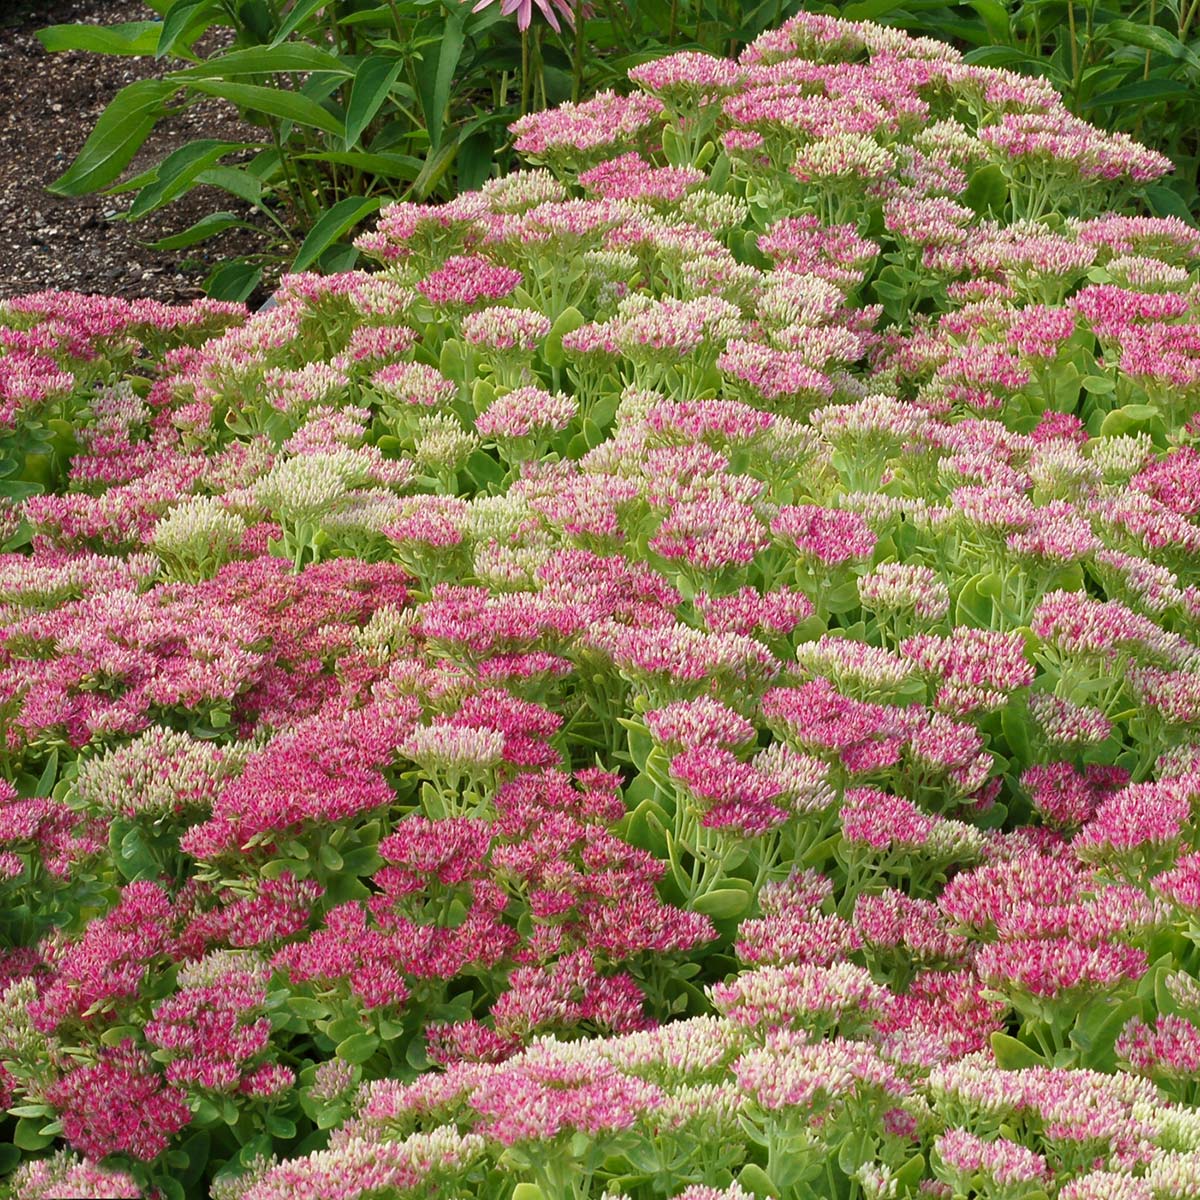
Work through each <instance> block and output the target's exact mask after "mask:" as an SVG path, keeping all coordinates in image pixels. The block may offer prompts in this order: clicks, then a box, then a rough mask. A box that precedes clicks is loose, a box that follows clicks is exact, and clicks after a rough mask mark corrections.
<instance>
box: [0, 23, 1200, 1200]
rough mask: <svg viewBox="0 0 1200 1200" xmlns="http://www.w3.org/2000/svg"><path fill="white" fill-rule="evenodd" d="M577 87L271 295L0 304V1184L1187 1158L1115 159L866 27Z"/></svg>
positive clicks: (1191, 1033) (1142, 451) (1155, 1185)
mask: <svg viewBox="0 0 1200 1200" xmlns="http://www.w3.org/2000/svg"><path fill="white" fill-rule="evenodd" d="M630 76H631V78H630V82H631V83H632V84H633V85H634V86H633V88H632V89H631V90H629V91H628V92H623V93H618V92H616V91H611V92H605V93H602V94H600V95H598V96H596V97H593V98H592V99H590V100H584V101H581V102H579V103H567V104H563V105H560V106H559V107H557V108H552V109H549V110H546V111H545V112H539V113H532V114H527V115H526V116H525V117H523V118H521V119H519V120H518V121H517V122H516V123H515V124H514V127H513V136H514V138H515V142H516V146H517V148H518V151H519V152H520V153H521V154H522V155H524V156H525V157H526V160H527V166H526V168H525V169H523V170H521V171H518V172H514V173H511V174H508V175H505V176H503V177H500V178H496V179H492V180H488V181H487V182H485V183H484V184H483V185H482V186H481V187H480V188H478V189H477V190H475V191H467V192H463V193H462V194H460V195H458V196H457V197H455V198H454V199H452V200H450V201H448V202H447V203H445V204H432V203H417V202H402V203H397V204H394V205H391V206H389V207H387V208H386V209H384V210H383V211H381V213H380V215H379V218H378V221H377V223H376V225H375V227H374V229H373V230H371V231H370V232H368V233H365V234H363V235H361V236H360V237H359V238H358V239H357V245H358V248H359V249H360V251H361V252H362V253H363V254H364V255H366V256H370V257H371V258H372V259H373V260H374V261H375V263H376V264H377V269H376V270H374V271H366V270H350V271H342V272H338V273H335V274H331V275H324V276H322V275H317V274H314V273H307V272H294V273H291V274H289V275H288V276H287V277H286V278H285V279H284V281H283V284H282V286H281V288H280V291H279V295H278V304H277V306H276V307H275V308H273V309H271V310H270V311H266V312H259V313H256V314H253V315H250V314H247V313H245V312H244V311H243V310H240V309H238V308H237V307H236V306H232V305H221V304H215V303H213V302H204V303H199V304H196V305H194V306H191V307H188V308H184V309H168V308H163V307H158V306H147V305H146V304H144V303H142V302H132V303H131V302H126V301H120V300H106V299H103V298H96V297H81V296H76V295H72V294H60V293H39V294H36V295H32V296H27V297H21V298H17V299H14V300H10V301H7V302H5V304H4V305H3V307H2V308H0V320H2V323H3V330H2V332H0V344H2V345H3V347H4V355H3V357H2V358H0V400H2V401H3V408H0V413H2V414H4V417H5V420H6V421H7V427H8V428H10V429H11V430H12V431H13V437H14V440H13V441H12V442H5V443H4V447H5V452H6V453H8V454H10V456H11V458H13V459H14V460H18V469H24V464H25V458H24V457H21V456H23V455H27V453H28V451H27V450H26V449H24V443H23V442H21V441H20V437H21V435H22V434H23V432H24V431H27V430H31V429H39V428H41V427H42V425H43V423H44V422H47V421H48V420H51V419H53V420H60V419H61V420H65V419H66V417H60V416H58V415H54V416H50V414H60V413H68V414H70V420H71V424H70V429H71V435H72V438H73V441H72V442H71V443H70V444H69V445H66V446H64V447H62V448H59V447H55V449H54V451H53V453H54V454H55V455H57V456H58V457H57V458H52V461H51V463H50V464H48V466H47V474H46V476H45V478H44V479H36V480H30V481H28V487H27V488H21V489H20V490H19V491H17V492H14V494H13V495H11V496H10V497H8V504H7V506H6V507H5V508H4V510H3V529H4V533H5V536H6V538H7V542H6V546H5V549H4V551H3V552H2V553H0V598H2V602H3V612H2V613H0V620H2V622H3V639H2V640H0V716H2V718H3V721H4V735H5V736H4V739H3V742H0V770H2V773H3V782H0V891H2V892H3V899H4V903H3V905H0V935H2V937H3V943H2V946H0V985H2V986H0V1099H3V1101H4V1111H5V1113H6V1114H7V1115H6V1116H5V1117H4V1126H3V1135H4V1138H5V1139H6V1141H5V1150H3V1151H0V1170H2V1171H3V1173H4V1184H3V1187H4V1188H5V1190H6V1192H7V1193H8V1194H10V1195H11V1196H13V1197H14V1200H34V1198H36V1197H43V1196H46V1197H48V1196H52V1195H56V1194H63V1193H64V1192H74V1193H78V1194H84V1195H88V1194H91V1195H118V1196H138V1195H141V1196H147V1197H149V1196H152V1195H164V1196H171V1197H181V1196H182V1197H192V1196H196V1197H199V1196H203V1195H211V1196H213V1197H215V1198H217V1200H221V1198H223V1197H244V1198H247V1200H275V1198H277V1197H279V1198H282V1197H285V1196H286V1197H290V1196H295V1195H298V1194H299V1195H311V1196H336V1197H362V1198H363V1200H374V1198H376V1197H379V1196H383V1195H387V1196H396V1197H401V1198H407V1197H414V1198H415V1197H425V1198H430V1197H442V1198H445V1200H463V1198H464V1197H468V1196H469V1197H478V1198H480V1200H559V1198H563V1197H568V1198H570V1200H602V1198H604V1197H609V1198H612V1200H615V1198H616V1197H621V1196H624V1197H628V1198H629V1200H660V1198H662V1200H668V1198H676V1200H746V1198H747V1197H755V1198H756V1200H762V1198H765V1197H774V1198H777V1200H859V1198H863V1200H899V1198H901V1197H916V1196H922V1195H932V1196H939V1197H951V1198H957V1197H962V1198H964V1200H965V1198H968V1197H987V1198H989V1200H991V1198H995V1200H1018V1198H1020V1200H1111V1198H1112V1197H1118V1198H1120V1200H1124V1198H1126V1197H1128V1198H1131V1200H1184V1198H1185V1197H1190V1196H1192V1195H1194V1194H1195V1192H1196V1179H1197V1177H1198V1176H1197V1172H1198V1171H1200V1115H1198V1112H1197V1104H1198V1103H1200V1092H1198V1089H1197V1072H1198V1064H1200V989H1198V988H1197V986H1196V983H1195V977H1196V973H1197V969H1198V965H1200V959H1198V956H1197V955H1198V951H1197V947H1198V946H1200V829H1198V827H1197V800H1198V797H1200V751H1198V746H1200V684H1198V682H1197V681H1198V679H1200V669H1198V662H1200V659H1198V655H1200V650H1198V647H1200V593H1198V591H1197V588H1198V587H1200V502H1198V499H1197V497H1200V450H1198V448H1197V441H1198V439H1200V387H1198V386H1197V381H1198V380H1200V353H1198V352H1197V345H1198V344H1200V342H1198V337H1200V334H1198V332H1197V331H1198V330H1200V321H1198V320H1197V308H1198V300H1197V291H1196V272H1197V269H1198V267H1200V238H1198V237H1197V235H1196V234H1195V231H1194V230H1193V229H1192V228H1190V227H1189V226H1188V225H1186V224H1185V223H1183V222H1182V221H1180V220H1178V219H1174V218H1171V217H1153V216H1146V215H1143V214H1141V213H1140V212H1138V210H1137V205H1138V203H1139V197H1140V196H1141V195H1142V194H1143V192H1144V189H1145V188H1146V187H1149V186H1155V185H1156V183H1157V181H1159V180H1160V179H1162V178H1163V177H1164V175H1165V174H1166V173H1167V171H1168V169H1169V163H1168V162H1167V161H1166V160H1165V159H1164V158H1163V156H1162V155H1160V154H1158V153H1156V152H1154V151H1152V150H1148V149H1146V148H1145V147H1143V146H1141V145H1140V144H1138V143H1137V142H1135V141H1133V140H1132V139H1131V138H1129V137H1126V136H1124V135H1121V134H1114V133H1106V132H1103V131H1101V130H1099V129H1097V128H1095V127H1093V126H1090V125H1087V124H1085V123H1084V122H1082V121H1081V120H1079V119H1078V118H1077V117H1075V116H1073V115H1072V114H1071V112H1070V111H1069V110H1068V109H1067V108H1066V107H1065V105H1064V104H1063V102H1062V101H1061V99H1060V98H1059V96H1058V95H1057V94H1056V93H1055V91H1054V90H1053V88H1051V87H1049V86H1048V85H1047V84H1045V83H1044V82H1043V81H1038V80H1031V79H1029V78H1027V77H1024V76H1021V75H1017V74H1015V73H1011V72H1008V71H1005V70H1001V69H997V68H989V67H984V66H979V65H975V64H971V63H968V62H965V61H964V60H963V58H962V57H961V56H960V55H959V54H958V53H957V52H956V51H954V50H952V49H950V48H948V47H947V46H945V45H944V44H942V43H939V42H934V41H931V40H921V39H914V38H910V37H908V36H907V35H905V34H902V33H899V32H897V31H895V30H893V29H888V28H885V27H883V26H880V25H877V24H873V23H871V22H869V21H853V22H852V21H844V20H835V19H832V18H827V17H821V16H812V15H806V16H800V17H796V18H794V19H792V20H789V21H787V22H785V23H784V24H782V25H781V26H780V27H778V28H777V29H773V30H771V31H769V32H767V33H764V34H763V35H762V36H760V37H758V38H757V39H755V40H754V41H753V42H752V43H751V44H750V45H749V46H748V47H746V48H745V49H744V50H743V51H742V52H741V53H740V54H739V55H738V56H737V57H736V58H718V57H715V56H712V55H705V54H701V53H699V52H696V51H685V52H681V53H679V54H675V55H670V56H667V57H665V58H660V59H657V60H654V61H652V62H647V63H641V64H638V65H637V66H635V67H634V68H633V69H632V70H631V72H630ZM49 428H51V429H54V428H56V427H55V426H49ZM14 474H15V472H14Z"/></svg>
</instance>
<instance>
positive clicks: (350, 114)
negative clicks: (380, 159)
mask: <svg viewBox="0 0 1200 1200" xmlns="http://www.w3.org/2000/svg"><path fill="white" fill-rule="evenodd" d="M403 66H404V63H403V62H402V61H401V60H400V59H392V60H389V59H386V58H383V57H379V58H368V59H367V60H366V61H365V62H364V63H363V64H362V66H360V67H359V68H358V72H357V74H356V75H355V76H354V83H353V84H352V85H351V87H350V101H349V103H348V104H347V105H346V138H345V147H346V149H347V150H349V149H351V148H352V147H353V146H355V145H357V144H358V139H359V138H360V137H361V136H362V132H363V130H364V129H366V127H367V126H368V125H369V124H370V123H371V120H372V118H374V116H375V114H376V113H377V112H378V111H379V109H380V107H381V106H382V105H383V102H384V101H385V100H386V99H387V97H388V92H389V91H391V87H392V84H393V83H395V82H396V77H397V76H398V75H399V74H400V71H401V69H402V68H403Z"/></svg>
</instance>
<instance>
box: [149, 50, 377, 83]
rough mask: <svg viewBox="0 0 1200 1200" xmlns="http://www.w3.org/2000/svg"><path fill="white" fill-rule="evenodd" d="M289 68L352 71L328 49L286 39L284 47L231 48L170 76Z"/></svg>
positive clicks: (259, 72) (212, 75) (215, 76)
mask: <svg viewBox="0 0 1200 1200" xmlns="http://www.w3.org/2000/svg"><path fill="white" fill-rule="evenodd" d="M290 71H328V72H330V73H332V74H334V75H340V76H342V77H343V78H344V77H346V76H349V75H352V74H353V71H351V69H350V68H349V67H348V66H346V64H345V63H343V62H342V61H341V59H339V58H338V57H337V55H336V54H330V53H329V51H328V50H322V49H321V48H320V47H319V46H309V45H306V44H305V43H303V42H288V43H287V44H286V45H284V46H249V47H247V48H246V49H245V50H231V51H230V52H229V53H228V54H221V55H218V56H216V57H214V58H210V59H209V60H208V61H207V62H202V63H197V64H196V65H195V66H194V67H185V68H184V69H183V70H182V71H175V72H174V73H173V75H172V78H174V79H229V78H230V77H231V76H236V75H279V74H284V73H286V72H290Z"/></svg>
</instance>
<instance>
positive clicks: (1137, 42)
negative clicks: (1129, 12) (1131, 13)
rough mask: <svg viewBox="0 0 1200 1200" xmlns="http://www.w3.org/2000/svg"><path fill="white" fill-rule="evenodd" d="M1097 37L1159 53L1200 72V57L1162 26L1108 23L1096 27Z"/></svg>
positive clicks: (1123, 21) (1097, 38) (1128, 22)
mask: <svg viewBox="0 0 1200 1200" xmlns="http://www.w3.org/2000/svg"><path fill="white" fill-rule="evenodd" d="M1095 37H1096V40H1097V41H1100V40H1112V41H1114V42H1119V43H1121V44H1122V45H1125V46H1137V47H1139V48H1140V49H1143V50H1150V51H1157V52H1158V53H1159V54H1165V55H1166V56H1167V57H1168V58H1173V59H1175V60H1176V61H1177V62H1186V63H1187V64H1188V66H1189V67H1191V68H1192V69H1193V70H1197V71H1200V55H1197V53H1196V52H1195V51H1194V50H1192V49H1191V48H1190V47H1188V46H1185V45H1184V44H1183V42H1181V41H1180V40H1179V39H1178V38H1177V37H1176V36H1175V35H1174V34H1173V33H1171V32H1169V31H1168V30H1166V29H1164V28H1163V27H1162V26H1161V25H1146V24H1143V23H1141V22H1140V21H1125V20H1118V21H1108V22H1106V23H1105V24H1103V25H1099V26H1097V27H1096V32H1095Z"/></svg>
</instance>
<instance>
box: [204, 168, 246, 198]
mask: <svg viewBox="0 0 1200 1200" xmlns="http://www.w3.org/2000/svg"><path fill="white" fill-rule="evenodd" d="M196 182H197V183H207V184H210V185H211V186H212V187H219V188H220V189H221V190H222V191H224V192H229V193H230V195H233V196H236V197H237V198H238V199H239V200H245V202H246V203H247V204H258V203H259V201H260V200H261V199H262V181H261V180H260V179H259V178H258V176H257V175H251V174H250V172H249V171H247V170H246V169H245V168H243V167H209V168H207V169H206V170H203V171H201V172H200V173H199V174H198V175H197V176H196Z"/></svg>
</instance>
